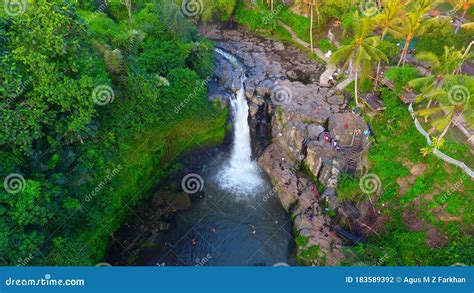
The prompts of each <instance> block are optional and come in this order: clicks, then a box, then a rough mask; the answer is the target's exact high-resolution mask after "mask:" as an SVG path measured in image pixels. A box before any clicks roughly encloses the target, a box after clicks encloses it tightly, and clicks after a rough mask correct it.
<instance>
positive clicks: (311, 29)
mask: <svg viewBox="0 0 474 293" xmlns="http://www.w3.org/2000/svg"><path fill="white" fill-rule="evenodd" d="M310 11H311V17H310V21H311V23H310V24H309V42H310V46H311V53H313V48H314V47H313V17H314V15H313V5H312V4H311V8H310Z"/></svg>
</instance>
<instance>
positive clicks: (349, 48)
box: [330, 12, 388, 106]
mask: <svg viewBox="0 0 474 293" xmlns="http://www.w3.org/2000/svg"><path fill="white" fill-rule="evenodd" d="M353 30H354V39H353V40H352V42H351V43H350V44H348V45H343V46H341V47H339V48H338V49H337V50H336V51H335V52H334V53H333V54H332V56H331V59H330V62H331V63H333V64H339V63H340V62H344V66H343V68H344V69H345V68H347V67H348V66H349V71H350V74H351V76H352V77H354V81H355V89H354V94H355V101H356V104H357V106H359V93H358V79H359V72H360V73H361V75H362V76H366V75H367V74H369V73H370V71H372V65H373V63H374V62H379V61H381V60H383V61H388V60H387V56H386V55H385V54H384V53H383V52H382V51H381V50H380V49H378V48H377V46H378V44H379V43H380V37H379V36H370V35H371V33H372V32H373V28H372V26H371V19H370V18H368V17H365V18H362V19H360V18H359V14H358V13H357V12H356V13H354V18H353Z"/></svg>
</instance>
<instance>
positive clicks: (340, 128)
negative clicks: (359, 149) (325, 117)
mask: <svg viewBox="0 0 474 293" xmlns="http://www.w3.org/2000/svg"><path fill="white" fill-rule="evenodd" d="M328 128H329V131H330V132H331V134H332V135H333V137H334V138H335V139H336V140H337V141H338V143H339V144H340V145H342V146H351V145H352V144H353V142H354V139H355V132H356V131H357V130H358V129H360V130H361V131H364V130H366V129H368V126H367V123H365V121H364V120H363V119H362V118H360V117H358V116H356V115H354V114H352V113H335V114H333V115H331V117H330V118H329V125H328ZM360 135H361V134H359V136H360Z"/></svg>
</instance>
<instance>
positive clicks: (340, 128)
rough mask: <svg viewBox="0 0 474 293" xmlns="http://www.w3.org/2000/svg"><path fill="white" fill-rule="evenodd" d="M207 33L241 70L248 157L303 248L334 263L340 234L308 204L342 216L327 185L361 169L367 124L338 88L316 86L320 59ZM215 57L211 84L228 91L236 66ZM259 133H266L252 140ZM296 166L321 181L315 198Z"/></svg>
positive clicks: (238, 33)
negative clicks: (252, 154) (315, 248)
mask: <svg viewBox="0 0 474 293" xmlns="http://www.w3.org/2000/svg"><path fill="white" fill-rule="evenodd" d="M208 37H210V38H212V39H214V41H215V44H216V47H218V48H220V49H222V50H225V51H227V52H229V53H230V54H232V55H234V56H236V57H237V58H238V59H239V61H240V62H241V63H242V64H243V65H244V66H245V68H246V80H245V82H244V86H245V95H246V97H247V99H248V102H249V111H250V118H249V120H250V121H249V123H250V125H251V131H252V139H253V141H252V142H253V146H254V149H255V150H256V157H259V160H258V162H259V164H260V165H261V166H262V168H263V169H264V170H265V171H266V172H267V173H268V175H269V176H270V178H271V180H272V182H273V184H274V185H275V187H276V189H277V190H278V196H279V198H280V201H281V203H282V205H283V206H284V207H285V209H287V210H288V211H289V212H290V213H292V214H293V215H294V216H295V228H296V230H297V231H298V233H299V235H301V236H304V237H308V239H309V240H308V245H309V246H311V245H319V246H320V248H321V250H322V251H323V253H324V254H326V259H327V260H328V263H327V264H337V263H338V262H339V260H340V259H341V258H342V254H341V253H340V251H339V249H340V246H341V239H339V238H338V237H336V236H334V235H333V234H332V233H331V231H329V230H330V227H331V223H330V219H329V218H328V216H327V215H325V213H324V211H323V210H321V208H320V205H318V204H316V203H319V202H322V201H321V199H323V198H324V201H325V202H328V203H329V205H330V207H331V209H333V210H336V211H339V212H341V213H342V214H343V215H344V214H348V213H344V212H345V211H346V209H345V208H344V207H343V205H342V203H341V202H340V201H339V200H338V198H337V194H336V192H335V191H336V188H337V185H338V179H339V176H340V175H341V174H342V173H344V172H348V173H353V172H355V171H356V170H358V169H362V166H361V165H362V164H361V160H362V159H361V158H362V154H363V153H364V152H366V151H367V149H368V147H369V143H368V139H367V137H366V136H364V135H363V131H364V130H366V129H368V126H367V125H366V123H365V122H364V120H363V119H362V118H360V117H359V116H357V115H355V114H353V113H350V112H348V106H347V104H348V101H347V99H346V98H345V97H344V95H343V94H342V93H339V92H337V91H336V90H335V89H334V88H331V87H324V86H321V85H319V84H318V81H319V76H320V75H321V74H322V72H323V71H324V69H325V65H323V64H320V63H317V62H315V61H314V60H310V59H309V58H308V57H307V56H306V53H304V52H300V51H299V50H298V49H297V48H295V47H293V46H291V45H286V44H282V43H279V42H274V41H272V40H268V39H263V38H259V37H256V36H254V35H252V34H250V33H247V32H245V31H242V30H230V31H222V30H218V29H216V30H214V31H211V32H210V33H209V34H208ZM216 58H217V61H216V62H217V65H218V70H217V71H216V78H217V80H218V82H219V84H221V85H222V86H223V87H224V88H225V89H227V90H228V91H234V92H235V91H236V88H237V89H238V85H236V84H235V81H237V80H238V77H239V74H241V72H236V71H235V69H234V68H233V67H232V66H231V65H230V63H229V62H228V61H227V60H225V59H223V58H222V57H220V56H217V57H216ZM262 137H267V138H270V139H266V143H259V142H258V141H259V138H262ZM264 140H265V139H264ZM269 141H271V144H270V145H268V144H269V143H268V142H269ZM302 165H305V166H306V167H307V169H309V171H310V172H311V173H312V174H313V175H314V177H315V178H316V179H317V180H318V181H319V182H320V183H321V184H322V185H323V186H325V187H326V191H325V192H324V193H323V194H322V195H321V196H319V195H318V197H317V198H316V197H315V196H316V194H317V190H316V186H315V185H314V184H313V183H312V182H311V181H310V180H309V177H308V176H307V175H306V174H304V173H303V172H301V171H300V169H301V166H302ZM315 264H321V263H315Z"/></svg>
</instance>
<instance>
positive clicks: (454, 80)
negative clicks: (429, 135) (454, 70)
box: [415, 75, 474, 141]
mask: <svg viewBox="0 0 474 293" xmlns="http://www.w3.org/2000/svg"><path fill="white" fill-rule="evenodd" d="M473 92H474V77H472V76H467V75H456V76H449V77H448V78H447V79H446V83H445V84H444V85H443V86H442V87H439V88H436V89H434V90H433V91H431V92H430V93H428V94H427V95H425V97H426V98H430V99H436V100H438V101H439V106H438V107H434V108H431V109H423V110H420V111H417V112H415V113H416V114H418V115H420V116H425V117H427V116H433V115H436V117H435V118H434V120H433V122H432V123H431V125H432V127H433V128H434V129H436V130H438V131H441V134H440V135H439V136H438V141H441V140H442V139H443V137H444V136H445V135H446V133H447V132H448V129H449V128H450V127H451V126H452V125H455V124H456V123H457V122H458V121H459V119H460V118H461V117H462V116H463V114H464V113H465V112H466V111H472V107H473V101H472V100H471V97H472V94H471V93H473Z"/></svg>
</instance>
